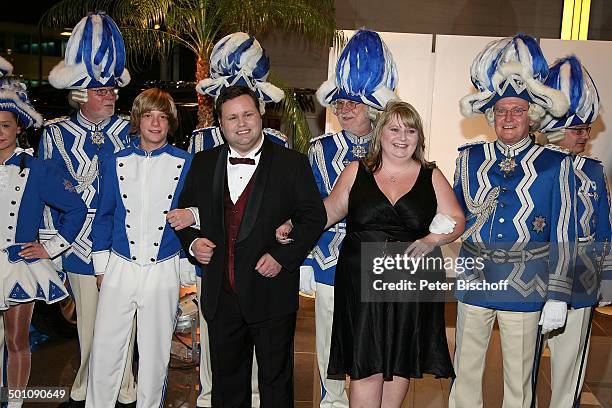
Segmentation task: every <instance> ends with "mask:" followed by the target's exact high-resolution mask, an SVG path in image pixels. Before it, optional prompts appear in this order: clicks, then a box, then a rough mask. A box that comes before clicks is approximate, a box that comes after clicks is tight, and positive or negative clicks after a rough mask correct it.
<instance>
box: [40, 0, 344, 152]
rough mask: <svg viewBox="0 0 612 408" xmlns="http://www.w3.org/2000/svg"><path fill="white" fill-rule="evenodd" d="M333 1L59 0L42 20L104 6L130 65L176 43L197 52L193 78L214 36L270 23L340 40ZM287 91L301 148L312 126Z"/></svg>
mask: <svg viewBox="0 0 612 408" xmlns="http://www.w3.org/2000/svg"><path fill="white" fill-rule="evenodd" d="M333 3H334V2H333V0H61V1H59V2H58V3H57V4H55V5H54V6H53V7H51V8H50V9H49V10H48V11H47V13H46V14H45V15H44V16H43V18H42V20H41V24H42V25H45V26H51V27H66V26H71V25H73V24H75V23H76V22H77V21H79V20H80V19H81V18H82V17H83V16H85V15H86V14H87V13H88V12H90V11H93V10H105V11H107V12H108V14H109V15H110V16H112V17H113V19H114V20H115V22H116V23H117V25H118V26H119V27H120V29H121V32H122V34H123V37H124V40H125V43H126V49H127V51H128V59H129V62H130V65H131V66H132V67H135V68H137V69H138V68H139V67H142V66H143V65H144V64H146V62H148V61H151V59H152V58H153V57H156V56H158V57H162V58H164V57H166V56H168V55H169V54H170V52H171V51H172V48H173V47H174V46H175V45H177V44H178V45H181V46H183V47H185V48H187V49H189V50H191V51H192V52H193V53H194V54H195V56H196V80H197V81H200V80H201V79H204V78H206V77H208V76H209V57H210V52H211V51H212V48H213V46H214V44H215V42H216V41H217V40H219V39H220V38H221V37H222V36H224V35H227V34H229V33H232V32H235V31H245V32H249V33H262V32H264V31H266V30H268V29H269V28H271V27H274V28H280V29H282V30H284V31H287V32H292V33H297V34H300V35H303V36H305V37H306V38H308V39H310V40H312V41H315V42H316V43H319V44H323V45H328V46H330V45H338V44H339V43H341V42H342V41H343V37H342V35H341V34H340V32H338V31H336V25H335V21H334V15H335V13H334V6H333ZM271 77H272V78H271V80H272V81H273V82H274V83H275V84H276V85H277V86H279V87H281V88H283V90H284V91H285V95H286V96H285V99H284V100H283V102H282V103H281V106H282V109H283V117H284V118H288V119H289V123H290V124H291V126H290V127H291V128H292V129H291V130H292V131H293V142H294V147H295V148H297V149H298V150H304V149H305V148H306V147H307V144H308V138H309V136H310V131H309V129H308V125H307V124H306V121H305V120H304V115H303V112H302V111H301V110H300V109H299V106H298V104H297V100H296V97H295V93H294V92H292V91H291V90H290V89H288V88H287V86H284V85H283V84H282V83H280V81H279V80H278V79H277V78H276V77H274V76H271ZM207 99H209V98H207V97H206V98H205V97H203V96H201V95H198V104H199V109H198V125H199V126H207V125H210V124H211V123H212V102H211V101H210V100H207Z"/></svg>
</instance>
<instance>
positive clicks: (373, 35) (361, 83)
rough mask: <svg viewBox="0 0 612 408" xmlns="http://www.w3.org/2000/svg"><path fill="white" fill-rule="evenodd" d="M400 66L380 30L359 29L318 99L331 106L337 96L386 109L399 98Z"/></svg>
mask: <svg viewBox="0 0 612 408" xmlns="http://www.w3.org/2000/svg"><path fill="white" fill-rule="evenodd" d="M397 79H398V78H397V68H396V67H395V62H394V61H393V55H392V54H391V51H389V49H388V48H387V45H386V44H385V43H384V42H383V40H382V38H380V35H378V33H377V32H374V31H369V30H359V31H357V33H355V35H353V37H351V39H350V40H349V41H348V43H347V44H346V46H345V47H344V49H343V50H342V52H341V53H340V57H339V58H338V62H337V64H336V74H335V76H334V77H333V78H330V79H328V80H327V81H325V82H323V84H321V86H320V87H319V89H317V99H318V100H319V103H320V104H321V105H323V106H326V107H327V106H329V105H330V104H331V103H332V102H333V101H335V100H337V99H347V100H351V101H355V102H359V103H364V104H366V105H368V106H371V107H373V108H375V109H378V110H383V109H384V108H385V105H386V104H387V102H389V101H392V100H397V99H399V98H398V96H397V95H396V93H395V92H394V90H395V86H396V85H397Z"/></svg>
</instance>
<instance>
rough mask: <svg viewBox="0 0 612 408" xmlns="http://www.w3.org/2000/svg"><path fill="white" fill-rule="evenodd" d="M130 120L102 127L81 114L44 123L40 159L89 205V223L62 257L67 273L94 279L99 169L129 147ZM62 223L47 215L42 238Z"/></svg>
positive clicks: (115, 118) (118, 118)
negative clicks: (93, 231)
mask: <svg viewBox="0 0 612 408" xmlns="http://www.w3.org/2000/svg"><path fill="white" fill-rule="evenodd" d="M128 130H129V121H128V118H127V117H124V116H119V115H113V116H111V117H110V118H108V119H105V120H103V121H102V122H100V123H93V122H91V121H89V120H88V119H86V118H85V117H84V116H83V114H82V113H81V112H80V111H79V112H78V113H75V114H73V115H72V116H70V117H65V118H59V119H55V120H51V121H48V122H46V123H45V126H44V130H43V135H42V138H41V139H40V145H39V150H38V155H39V157H41V158H42V159H44V160H53V161H54V162H55V163H56V164H57V165H58V166H59V167H60V169H62V170H63V172H64V173H65V177H64V185H65V186H66V187H67V188H71V189H73V191H75V192H77V193H78V194H79V195H80V196H81V198H82V199H83V202H84V203H85V204H86V205H87V208H88V213H87V220H86V222H85V224H84V225H83V228H82V229H81V231H80V232H79V234H78V236H77V239H76V241H75V243H74V244H73V246H72V248H71V249H70V250H69V251H67V252H65V253H64V254H63V255H62V258H63V259H62V264H63V268H64V270H66V271H68V272H71V273H77V274H82V275H93V274H94V271H93V265H92V263H91V238H90V233H91V223H92V221H93V218H94V216H95V214H96V209H97V208H98V199H99V198H98V192H99V189H100V182H101V175H100V174H99V168H100V167H101V166H103V165H104V162H105V161H106V160H107V159H109V158H110V157H111V156H112V155H113V154H114V153H116V152H118V151H120V150H122V149H124V148H125V147H126V146H127V145H128V143H129V135H128ZM61 222H63V219H60V215H59V214H58V213H57V211H54V210H53V209H51V208H48V209H47V210H46V211H45V218H44V227H45V229H44V230H42V231H41V236H42V237H43V238H48V237H51V236H52V235H53V233H54V231H55V229H56V226H57V225H59V224H61Z"/></svg>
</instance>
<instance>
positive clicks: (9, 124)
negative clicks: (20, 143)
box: [0, 111, 21, 162]
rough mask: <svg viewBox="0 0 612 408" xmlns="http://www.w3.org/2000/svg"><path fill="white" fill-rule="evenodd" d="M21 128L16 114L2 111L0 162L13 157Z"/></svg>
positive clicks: (0, 112) (0, 119)
mask: <svg viewBox="0 0 612 408" xmlns="http://www.w3.org/2000/svg"><path fill="white" fill-rule="evenodd" d="M20 131H21V127H19V126H18V125H17V118H16V117H15V114H14V113H12V112H8V111H0V162H4V161H5V160H6V159H8V158H9V157H11V156H12V155H13V152H14V151H15V148H16V147H17V134H18V133H19V132H20Z"/></svg>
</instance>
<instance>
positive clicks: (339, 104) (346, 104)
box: [331, 100, 359, 114]
mask: <svg viewBox="0 0 612 408" xmlns="http://www.w3.org/2000/svg"><path fill="white" fill-rule="evenodd" d="M357 105H359V102H355V101H340V100H336V101H333V102H332V103H331V106H332V109H333V111H334V114H335V113H336V112H350V111H352V110H354V109H355V108H356V107H357Z"/></svg>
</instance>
